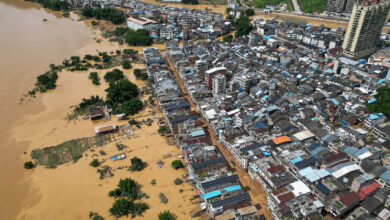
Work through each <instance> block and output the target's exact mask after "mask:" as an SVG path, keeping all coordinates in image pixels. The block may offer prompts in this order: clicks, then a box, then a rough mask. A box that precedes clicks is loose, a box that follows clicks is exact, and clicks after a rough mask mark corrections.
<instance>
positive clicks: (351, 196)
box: [339, 192, 360, 206]
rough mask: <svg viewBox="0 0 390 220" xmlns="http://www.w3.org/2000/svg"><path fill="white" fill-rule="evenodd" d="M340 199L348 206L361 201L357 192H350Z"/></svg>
mask: <svg viewBox="0 0 390 220" xmlns="http://www.w3.org/2000/svg"><path fill="white" fill-rule="evenodd" d="M339 198H340V202H342V203H343V204H344V205H346V206H350V205H352V204H354V203H356V202H359V201H360V197H359V195H358V194H357V193H355V192H349V193H347V194H344V195H342V196H340V197H339Z"/></svg>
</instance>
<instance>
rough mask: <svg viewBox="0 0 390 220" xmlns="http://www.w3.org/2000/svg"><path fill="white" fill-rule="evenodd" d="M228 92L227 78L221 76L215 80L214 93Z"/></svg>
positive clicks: (217, 76)
mask: <svg viewBox="0 0 390 220" xmlns="http://www.w3.org/2000/svg"><path fill="white" fill-rule="evenodd" d="M225 92H226V76H224V75H222V74H220V75H216V76H215V77H214V78H213V93H214V94H224V93H225Z"/></svg>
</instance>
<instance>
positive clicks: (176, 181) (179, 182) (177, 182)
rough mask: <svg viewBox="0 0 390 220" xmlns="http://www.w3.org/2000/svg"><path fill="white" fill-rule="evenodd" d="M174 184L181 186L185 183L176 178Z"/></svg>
mask: <svg viewBox="0 0 390 220" xmlns="http://www.w3.org/2000/svg"><path fill="white" fill-rule="evenodd" d="M173 183H174V184H175V185H180V184H182V183H183V180H181V179H180V178H176V179H175V180H174V181H173Z"/></svg>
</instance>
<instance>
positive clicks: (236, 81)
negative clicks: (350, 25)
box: [147, 20, 390, 219]
mask: <svg viewBox="0 0 390 220" xmlns="http://www.w3.org/2000/svg"><path fill="white" fill-rule="evenodd" d="M255 26H256V29H255V30H254V31H252V32H251V33H250V34H249V35H248V36H245V37H241V38H239V39H237V40H236V41H234V42H232V43H222V42H219V41H197V42H193V41H185V42H184V43H183V44H182V45H179V44H178V43H177V42H169V43H168V44H167V53H168V59H169V60H170V61H171V62H172V63H173V65H174V68H175V71H177V72H178V73H179V75H180V78H181V81H182V82H183V83H184V87H185V88H186V90H187V91H186V92H188V95H189V97H190V99H191V101H192V102H193V103H195V105H196V106H197V108H198V109H199V112H197V111H194V109H191V107H190V102H189V101H188V100H187V99H186V98H184V95H183V94H182V93H181V92H180V89H179V87H178V85H177V84H176V82H175V80H174V79H173V78H172V77H171V72H170V70H169V68H168V66H167V64H166V63H167V61H166V60H165V59H164V64H162V65H163V66H162V67H159V68H157V70H156V71H153V70H152V69H153V67H149V66H148V69H151V70H148V73H149V76H150V77H154V78H155V80H156V82H157V83H156V95H157V97H158V100H159V103H160V105H161V106H162V108H163V109H164V114H165V116H166V119H167V121H169V125H170V127H171V129H172V131H173V132H174V137H175V139H176V141H177V143H178V146H179V147H180V148H181V149H182V151H183V156H184V158H185V160H186V162H187V164H188V167H189V172H190V175H191V177H192V178H193V179H194V181H195V182H196V184H197V187H198V189H199V195H200V196H201V198H203V199H204V200H205V203H206V204H207V208H208V212H209V213H210V214H211V215H212V216H215V215H218V216H217V218H218V217H219V216H227V215H230V214H232V213H233V214H234V215H236V216H239V214H237V213H239V212H238V211H237V210H238V209H239V208H240V207H245V206H248V205H250V203H249V199H250V197H249V196H248V195H247V194H246V192H245V191H242V189H240V184H239V179H238V177H237V176H235V175H234V174H233V173H232V172H231V171H230V170H229V169H228V168H227V166H226V160H225V159H224V158H223V157H222V156H221V154H220V153H219V152H218V150H216V148H215V146H214V145H213V144H212V143H213V140H211V139H210V137H209V135H208V132H207V130H205V129H204V126H203V123H201V121H205V122H206V123H207V124H208V125H209V127H210V128H211V129H212V130H213V133H215V134H216V135H217V139H218V142H220V143H222V144H223V145H224V147H225V148H226V149H227V150H228V151H230V153H231V154H232V155H233V156H234V158H235V161H236V162H237V166H239V167H240V169H244V170H246V171H247V172H248V173H249V175H250V176H251V178H252V179H253V180H254V182H256V183H257V184H258V185H257V187H262V188H263V189H264V190H265V192H266V193H267V198H268V201H267V206H268V208H269V209H270V210H271V211H272V215H273V218H274V219H286V218H296V219H301V218H304V217H318V218H320V219H321V218H322V216H324V215H330V216H333V217H336V218H347V219H359V218H360V219H368V218H370V217H377V218H380V219H388V217H389V215H390V209H389V208H390V199H389V198H390V188H389V186H390V165H389V162H390V154H389V149H390V140H389V138H390V123H389V122H388V119H387V117H386V116H385V115H384V114H382V113H369V111H368V109H367V105H368V104H369V103H373V102H375V101H376V99H375V97H374V94H375V91H376V88H378V87H380V86H386V85H387V86H388V85H389V84H390V81H389V79H390V71H389V70H388V67H387V66H385V65H382V64H381V63H380V62H375V60H373V59H369V60H362V59H361V60H357V61H356V60H352V59H349V58H346V57H342V56H341V53H340V52H341V45H342V38H343V31H340V30H339V29H329V28H326V27H323V26H320V27H313V26H309V25H307V24H298V25H297V24H292V23H288V22H276V21H261V20H259V21H255ZM156 54H159V53H157V52H156ZM157 57H158V56H157ZM147 62H148V61H147ZM159 65H161V64H159ZM160 69H162V70H161V71H162V72H163V73H160V72H161V71H160ZM165 69H168V70H167V71H165ZM162 76H164V77H162ZM159 79H161V80H162V81H161V80H159ZM160 81H161V82H160ZM161 88H165V89H161ZM200 118H202V119H201V120H200ZM214 184H216V185H214ZM232 188H233V189H239V190H238V191H233V192H231V191H230V190H231V189H232ZM233 203H234V205H233ZM222 204H223V205H222ZM226 213H230V214H226ZM219 218H222V217H219ZM227 219H229V218H227ZM231 219H234V218H231Z"/></svg>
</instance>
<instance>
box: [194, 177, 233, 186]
mask: <svg viewBox="0 0 390 220" xmlns="http://www.w3.org/2000/svg"><path fill="white" fill-rule="evenodd" d="M237 180H238V176H237V175H231V176H226V177H222V178H219V179H216V180H211V181H207V182H203V183H201V184H200V185H201V186H202V188H203V189H209V188H212V187H215V186H219V185H223V184H226V183H231V182H234V181H237Z"/></svg>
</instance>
